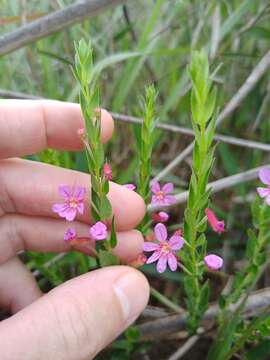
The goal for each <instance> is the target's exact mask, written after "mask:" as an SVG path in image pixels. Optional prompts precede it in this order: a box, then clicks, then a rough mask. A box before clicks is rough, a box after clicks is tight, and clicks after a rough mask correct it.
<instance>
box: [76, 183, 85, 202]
mask: <svg viewBox="0 0 270 360" xmlns="http://www.w3.org/2000/svg"><path fill="white" fill-rule="evenodd" d="M85 194H86V188H85V187H83V186H77V187H76V188H75V189H74V197H75V198H76V199H77V200H83V199H84V197H85Z"/></svg>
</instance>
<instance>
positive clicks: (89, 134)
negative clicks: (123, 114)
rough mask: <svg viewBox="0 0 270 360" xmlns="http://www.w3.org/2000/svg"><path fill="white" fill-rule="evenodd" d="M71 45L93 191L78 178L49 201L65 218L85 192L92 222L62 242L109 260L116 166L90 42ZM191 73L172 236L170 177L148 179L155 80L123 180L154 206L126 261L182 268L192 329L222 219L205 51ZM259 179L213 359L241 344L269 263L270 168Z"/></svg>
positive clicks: (204, 302) (217, 264) (78, 208)
mask: <svg viewBox="0 0 270 360" xmlns="http://www.w3.org/2000/svg"><path fill="white" fill-rule="evenodd" d="M75 50H76V57H75V67H74V69H73V72H74V75H75V77H76V79H77V81H78V84H79V86H80V105H81V109H82V113H83V116H84V120H85V128H81V129H78V136H79V137H80V139H81V141H82V142H83V144H84V148H85V154H86V158H87V164H88V169H89V174H90V178H91V191H90V192H89V191H88V190H87V189H86V188H85V187H82V186H80V185H78V186H74V185H73V186H71V185H60V186H59V189H58V191H59V195H60V197H61V198H62V200H63V201H62V202H59V203H57V204H54V205H53V208H52V211H54V212H55V213H57V214H58V215H59V216H60V217H61V218H64V219H65V220H66V221H67V222H68V223H70V222H72V221H74V220H75V218H76V217H77V216H82V215H83V213H84V212H85V209H86V206H85V200H86V198H87V197H89V199H90V212H91V218H92V225H91V226H89V234H88V236H86V237H85V236H84V237H82V236H80V234H77V231H76V228H74V227H68V228H67V230H66V232H65V234H63V237H64V241H65V242H68V243H69V244H70V245H72V246H76V245H80V246H81V245H84V244H87V245H88V246H90V248H91V254H92V256H94V257H95V258H96V259H97V266H107V265H112V264H118V263H119V259H118V258H117V257H116V256H115V255H113V253H112V250H113V248H114V247H115V246H116V245H117V236H116V231H115V225H114V216H113V211H112V206H111V204H110V201H109V199H108V197H107V194H108V192H109V187H110V184H109V182H110V181H111V180H112V178H113V172H112V169H111V166H110V164H109V162H108V161H107V160H106V158H105V151H104V148H103V145H102V143H101V141H100V130H101V120H100V110H99V96H100V94H99V87H98V74H97V73H96V72H95V71H94V70H93V60H92V48H91V46H90V44H87V43H86V42H85V41H83V40H81V41H80V42H79V43H78V44H76V46H75ZM189 75H190V79H191V83H192V91H191V113H192V127H193V130H194V136H195V141H194V150H193V163H192V168H191V176H190V182H189V192H188V199H187V206H186V209H185V211H184V217H183V219H181V221H178V223H181V222H183V224H181V225H178V224H177V225H176V228H175V227H174V232H172V235H171V236H170V237H168V230H169V231H170V228H169V226H168V225H165V223H168V221H169V219H170V220H172V216H171V214H169V209H170V207H172V206H175V205H177V196H176V195H175V194H174V184H173V183H172V182H167V183H164V184H161V183H160V182H159V181H158V180H157V178H155V177H154V178H152V163H151V159H152V151H153V148H154V145H155V139H156V134H155V124H156V122H157V118H156V113H155V100H156V98H157V93H156V91H155V88H154V86H153V85H151V86H148V87H147V88H146V92H145V99H144V100H143V101H142V116H143V122H142V126H141V129H140V134H139V141H138V148H137V151H138V160H139V163H138V174H137V185H135V184H133V183H128V184H125V185H124V186H125V187H126V188H128V189H129V190H131V191H137V192H138V193H139V194H140V195H141V196H142V197H143V199H144V201H145V203H146V205H150V206H151V209H150V210H151V211H148V213H147V214H146V215H145V217H144V219H143V220H142V222H141V224H140V225H139V226H138V229H139V230H140V231H141V232H142V233H143V235H144V237H145V242H144V245H143V248H142V249H141V253H140V255H139V256H138V257H137V258H136V259H134V260H132V261H131V262H130V265H131V266H134V267H140V266H142V265H148V264H153V263H156V265H155V266H156V271H157V272H158V273H159V274H163V273H164V272H165V271H166V270H169V271H173V272H176V271H178V270H179V271H181V272H182V273H183V275H184V276H183V279H184V280H183V287H184V291H185V297H186V299H185V300H186V308H187V311H188V321H187V323H188V329H189V331H190V333H196V332H198V329H199V328H200V326H201V321H202V318H203V316H204V314H205V312H206V311H207V309H208V299H209V284H208V280H207V275H208V274H209V273H211V272H213V271H218V270H221V269H222V268H223V265H224V261H223V259H222V257H221V256H219V255H218V254H214V253H211V252H210V253H209V252H208V250H207V248H208V243H207V237H206V231H207V224H209V226H210V228H211V230H212V231H213V232H214V233H216V234H217V236H222V234H223V233H224V232H225V228H226V227H225V222H224V220H220V219H219V218H218V217H217V215H216V214H215V212H214V211H213V210H212V208H211V205H210V194H211V188H209V186H208V180H209V176H210V174H211V169H212V166H213V162H214V153H215V146H214V145H213V138H214V134H215V128H216V118H217V111H216V88H215V86H213V84H212V81H211V79H210V71H209V64H208V59H207V56H206V53H205V52H204V51H201V52H194V53H193V55H192V60H191V64H190V66H189ZM135 179H136V178H135ZM259 179H260V180H261V182H262V183H263V184H264V185H266V186H264V187H258V188H257V192H258V195H259V197H258V198H256V200H255V201H254V204H253V206H252V213H253V225H254V228H255V230H254V229H249V231H248V238H249V240H248V244H247V251H246V253H247V256H248V258H249V259H248V263H247V266H246V267H245V268H244V269H243V270H242V271H241V272H239V273H238V274H237V275H236V276H235V277H234V280H233V283H232V289H231V292H230V293H229V294H226V295H224V294H221V296H220V299H219V306H220V313H219V318H218V324H219V332H218V337H217V340H216V342H215V343H214V344H213V347H212V350H211V351H210V355H209V359H210V360H223V359H229V357H228V356H229V355H228V354H231V352H232V350H230V347H231V346H232V344H233V343H236V345H235V346H236V347H237V346H239V345H237V341H238V339H237V336H236V329H237V326H239V324H240V322H241V318H240V314H241V311H242V309H243V307H244V304H245V301H246V299H247V294H248V292H249V291H250V290H251V289H252V288H253V286H254V284H255V283H256V281H257V280H258V278H259V275H260V273H261V271H262V269H263V267H264V266H265V264H266V258H267V253H266V249H267V246H268V245H269V243H270V235H269V233H268V227H269V225H270V221H269V219H270V210H269V209H270V206H269V205H270V169H268V168H263V169H261V170H260V172H259ZM89 183H90V179H89ZM260 198H261V199H262V200H263V201H262V200H261V199H260ZM262 202H263V203H262ZM150 212H151V214H150ZM110 224H111V225H110ZM108 226H109V227H110V231H109V229H108ZM152 228H153V230H152ZM175 229H176V230H175ZM149 253H150V254H149ZM146 269H147V267H146ZM151 294H152V296H155V297H156V298H157V299H158V300H159V301H161V302H163V303H165V304H166V305H168V306H169V307H170V308H172V309H175V304H174V303H172V302H171V301H170V300H169V299H167V298H166V297H164V296H163V295H161V294H160V293H159V292H158V291H157V290H155V289H152V292H151ZM239 299H241V303H240V305H239V306H238V307H237V308H236V310H235V312H234V313H233V315H231V311H230V308H231V306H232V305H233V304H236V303H237V301H238V300H239ZM228 319H229V320H228ZM232 324H233V325H232ZM229 331H231V333H230V337H228V336H227V337H226V335H227V334H228V332H229ZM243 337H244V333H243ZM245 340H246V338H241V342H243V341H245ZM226 356H227V357H226Z"/></svg>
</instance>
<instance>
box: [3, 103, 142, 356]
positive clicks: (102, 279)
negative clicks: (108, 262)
mask: <svg viewBox="0 0 270 360" xmlns="http://www.w3.org/2000/svg"><path fill="white" fill-rule="evenodd" d="M82 126H83V118H82V115H81V111H80V108H79V106H78V105H77V104H71V103H62V102H58V101H43V100H42V101H24V100H0V294H1V296H0V307H1V308H5V309H8V310H10V311H11V312H12V313H13V316H11V317H10V318H8V319H7V320H4V321H2V322H1V323H0V349H1V359H2V360H13V359H14V360H18V359H20V360H37V359H38V360H43V359H44V360H45V359H46V360H47V359H52V360H54V359H57V360H62V359H65V360H73V359H74V360H81V359H82V360H84V359H90V358H93V357H94V356H95V355H96V354H97V353H98V352H99V351H100V350H102V349H103V348H104V347H105V346H106V345H108V344H109V343H110V342H111V341H112V340H113V339H115V338H116V337H117V336H118V335H119V334H120V333H121V332H122V331H124V330H125V329H126V328H127V326H129V325H130V324H131V323H132V322H133V321H134V320H135V319H136V318H137V317H138V316H139V314H140V313H141V311H142V310H143V309H144V307H145V306H146V304H147V301H148V297H149V285H148V283H147V280H146V279H145V277H144V276H143V275H142V274H141V273H140V272H139V271H137V270H135V269H132V268H130V267H127V266H114V267H109V268H104V269H99V270H96V271H93V272H91V273H86V274H84V275H82V276H79V277H77V278H75V279H72V280H69V281H67V282H66V283H64V284H62V285H60V286H59V287H57V288H55V289H53V290H52V291H50V292H49V293H47V294H42V293H41V291H40V289H39V288H38V286H37V284H36V282H35V279H34V278H33V276H32V274H31V273H30V272H29V271H28V270H27V268H26V267H25V266H24V265H23V264H22V263H21V261H20V260H19V259H18V258H17V257H16V254H17V253H18V252H19V251H24V250H32V251H40V252H55V253H58V252H63V251H69V250H71V248H70V247H69V245H68V244H66V243H65V242H64V241H63V234H64V232H65V230H66V229H67V224H66V222H65V221H64V220H63V219H60V218H59V217H58V216H57V214H55V213H53V212H52V211H51V206H52V204H53V203H56V202H59V200H60V199H59V195H58V193H57V189H58V186H59V184H61V183H62V184H69V185H73V184H79V185H82V186H86V187H89V176H88V175H86V174H83V173H80V172H78V171H73V170H67V169H61V168H57V167H55V166H51V165H48V164H43V163H38V162H32V161H28V160H23V159H18V158H16V156H24V155H29V154H34V153H37V152H39V151H41V150H43V149H46V148H54V149H58V150H72V151H77V150H82V149H83V146H82V143H81V140H80V139H79V137H78V136H77V130H78V129H79V128H80V127H82ZM113 127H114V125H113V119H112V117H111V116H110V114H109V113H108V112H107V111H105V110H102V126H101V128H102V135H101V140H102V142H106V141H108V140H109V139H110V137H111V135H112V133H113ZM87 198H89V196H88V197H87ZM109 199H110V201H111V203H112V207H113V212H114V214H115V219H116V229H117V232H118V238H119V243H118V245H117V247H116V249H115V253H116V254H117V255H118V256H119V257H120V258H121V259H122V261H123V262H129V261H131V260H133V259H135V258H136V257H137V256H138V254H139V253H140V252H141V251H142V244H143V238H142V235H141V234H140V233H139V232H138V231H137V230H134V228H135V227H136V225H137V224H138V223H139V222H140V221H141V219H142V218H143V216H144V213H145V206H144V202H143V200H142V199H141V198H140V196H139V195H138V194H136V193H135V192H133V191H131V190H129V189H126V188H125V187H122V186H121V185H117V184H115V183H113V182H111V183H110V192H109ZM86 207H87V208H86V211H85V213H84V215H82V216H78V217H77V219H76V221H75V222H74V223H73V225H74V227H75V228H76V229H77V231H78V233H80V234H82V236H83V235H84V234H85V235H87V234H88V229H89V223H90V221H89V216H88V214H89V211H88V210H89V203H88V204H86ZM108 225H110V224H108ZM76 250H78V251H83V252H86V253H87V249H85V248H84V249H81V248H78V249H76Z"/></svg>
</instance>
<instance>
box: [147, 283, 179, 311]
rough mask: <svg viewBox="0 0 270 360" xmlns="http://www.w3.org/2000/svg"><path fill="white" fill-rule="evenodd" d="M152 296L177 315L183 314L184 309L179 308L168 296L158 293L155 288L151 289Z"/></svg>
mask: <svg viewBox="0 0 270 360" xmlns="http://www.w3.org/2000/svg"><path fill="white" fill-rule="evenodd" d="M150 294H151V295H152V296H153V297H154V298H155V299H156V300H158V301H159V302H160V303H161V304H163V305H165V306H167V308H169V309H170V310H173V311H175V312H177V313H183V312H184V309H182V308H181V307H180V306H178V305H177V304H175V303H174V302H173V301H171V300H170V299H168V298H167V297H166V296H164V295H162V294H161V293H160V292H159V291H157V290H156V289H154V288H152V287H151V288H150Z"/></svg>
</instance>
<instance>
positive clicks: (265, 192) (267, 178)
mask: <svg viewBox="0 0 270 360" xmlns="http://www.w3.org/2000/svg"><path fill="white" fill-rule="evenodd" d="M259 179H260V180H261V182H262V183H263V184H265V185H267V187H258V188H257V192H258V194H259V196H260V197H261V198H265V202H266V204H267V205H269V206H270V169H268V168H263V169H261V170H260V171H259Z"/></svg>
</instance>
